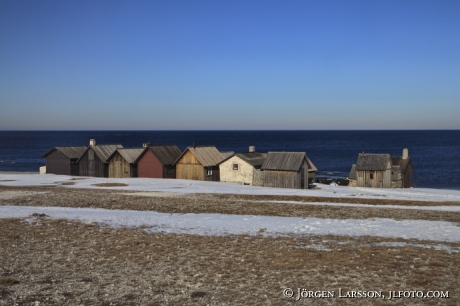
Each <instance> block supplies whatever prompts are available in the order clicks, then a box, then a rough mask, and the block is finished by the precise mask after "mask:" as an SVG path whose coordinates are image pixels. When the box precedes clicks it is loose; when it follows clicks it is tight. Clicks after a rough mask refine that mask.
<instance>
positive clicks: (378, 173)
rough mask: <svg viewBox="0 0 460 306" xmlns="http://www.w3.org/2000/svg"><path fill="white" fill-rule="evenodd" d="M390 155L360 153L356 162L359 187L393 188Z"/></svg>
mask: <svg viewBox="0 0 460 306" xmlns="http://www.w3.org/2000/svg"><path fill="white" fill-rule="evenodd" d="M392 170H393V164H392V162H391V157H390V154H372V153H360V154H359V155H358V161H357V162H356V178H357V180H356V182H357V187H373V188H391V181H392Z"/></svg>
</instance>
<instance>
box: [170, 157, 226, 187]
mask: <svg viewBox="0 0 460 306" xmlns="http://www.w3.org/2000/svg"><path fill="white" fill-rule="evenodd" d="M210 169H212V175H208V171H207V168H206V167H203V165H202V164H201V163H200V162H199V160H198V159H197V158H196V157H195V155H193V154H192V152H190V151H187V152H185V154H184V155H182V157H181V158H180V159H179V160H178V161H177V163H176V178H177V179H184V180H196V181H219V180H220V175H219V166H212V167H210Z"/></svg>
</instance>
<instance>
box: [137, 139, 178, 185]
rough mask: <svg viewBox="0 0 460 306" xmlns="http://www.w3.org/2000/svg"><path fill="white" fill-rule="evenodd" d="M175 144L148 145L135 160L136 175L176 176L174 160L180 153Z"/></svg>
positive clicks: (153, 176) (154, 176)
mask: <svg viewBox="0 0 460 306" xmlns="http://www.w3.org/2000/svg"><path fill="white" fill-rule="evenodd" d="M181 153H182V152H181V151H180V150H179V148H178V147H177V146H176V145H149V146H147V147H146V148H145V150H144V152H142V153H141V155H140V156H139V158H138V159H137V160H136V161H135V163H137V175H138V177H152V178H176V167H174V165H173V164H174V162H175V161H176V159H177V158H178V157H179V156H180V155H181Z"/></svg>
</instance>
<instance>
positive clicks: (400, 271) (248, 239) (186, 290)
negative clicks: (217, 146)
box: [0, 186, 460, 305]
mask: <svg viewBox="0 0 460 306" xmlns="http://www.w3.org/2000/svg"><path fill="white" fill-rule="evenodd" d="M288 198H289V199H288ZM288 198H286V197H276V196H274V197H251V196H232V195H212V194H208V195H203V194H194V195H177V194H170V193H157V194H155V196H151V195H148V194H137V193H135V192H123V194H121V193H120V192H119V191H108V190H75V189H66V188H60V187H40V188H39V187H2V186H0V205H26V206H64V207H99V208H107V209H136V210H156V211H161V212H170V213H188V212H195V213H200V212H211V213H229V214H230V213H231V214H252V215H280V216H314V217H321V218H336V219H340V218H351V217H352V218H369V217H382V218H394V219H423V220H443V221H451V222H459V220H460V216H459V215H460V213H453V212H438V211H418V210H414V211H409V210H407V211H404V214H401V210H398V209H380V208H359V207H357V208H352V207H350V208H343V207H324V206H306V205H296V204H289V205H286V204H277V203H267V202H252V201H253V200H261V199H262V200H267V201H271V200H293V199H292V197H288ZM295 199H296V200H297V201H299V200H305V201H310V200H311V199H306V198H305V199H299V198H298V197H297V198H295ZM325 201H328V200H327V199H326V200H325ZM369 204H375V203H369ZM392 204H397V205H403V204H404V203H402V202H398V203H395V202H394V201H393V202H392ZM405 204H407V205H415V204H414V203H405ZM435 204H438V205H439V204H440V203H431V204H430V205H435ZM280 208H282V209H280ZM30 220H32V221H30ZM30 220H29V221H26V220H21V219H0V233H1V235H0V305H286V304H296V305H297V304H299V305H306V304H315V305H344V304H345V305H370V304H372V305H460V299H459V297H460V289H459V288H460V278H459V277H458V276H459V275H460V254H459V252H458V251H452V250H449V249H444V250H442V249H436V247H437V244H436V243H433V242H428V241H408V240H403V239H384V238H376V237H334V236H310V237H305V238H299V237H289V236H286V237H278V238H273V237H272V238H270V237H263V236H262V235H259V236H244V235H242V236H225V237H211V236H196V235H175V234H148V233H146V232H145V231H144V230H143V229H142V228H122V229H113V228H105V227H101V226H98V225H96V224H83V223H80V222H69V221H68V220H51V219H48V218H46V216H39V215H37V216H35V217H33V218H32V219H30ZM444 245H446V246H450V247H451V248H452V249H454V250H458V249H459V248H460V244H458V243H444ZM286 288H292V289H293V290H294V293H295V295H294V297H293V298H286V297H283V290H284V289H286ZM297 288H305V289H308V290H314V291H317V290H321V291H322V290H328V291H333V292H334V293H335V297H334V298H306V299H301V300H299V301H297V302H296V301H295V300H296V298H297ZM340 288H341V289H342V294H345V293H346V292H347V291H348V290H355V291H356V290H363V291H364V290H366V291H369V290H372V291H378V292H382V294H383V295H384V296H385V298H378V299H371V298H339V297H338V293H339V289H340ZM398 290H407V291H408V290H420V291H423V292H424V293H426V292H428V291H430V290H435V291H437V290H439V291H444V292H445V291H448V292H449V298H432V299H430V298H426V299H424V298H397V299H391V300H389V299H388V297H389V291H398Z"/></svg>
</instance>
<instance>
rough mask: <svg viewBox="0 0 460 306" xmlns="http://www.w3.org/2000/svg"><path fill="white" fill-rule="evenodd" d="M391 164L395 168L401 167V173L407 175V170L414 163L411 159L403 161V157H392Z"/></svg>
mask: <svg viewBox="0 0 460 306" xmlns="http://www.w3.org/2000/svg"><path fill="white" fill-rule="evenodd" d="M391 162H392V164H393V166H395V165H396V166H400V167H401V172H402V173H406V171H407V168H408V167H409V165H412V161H411V159H410V157H408V158H406V159H403V158H402V157H401V156H392V157H391Z"/></svg>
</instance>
